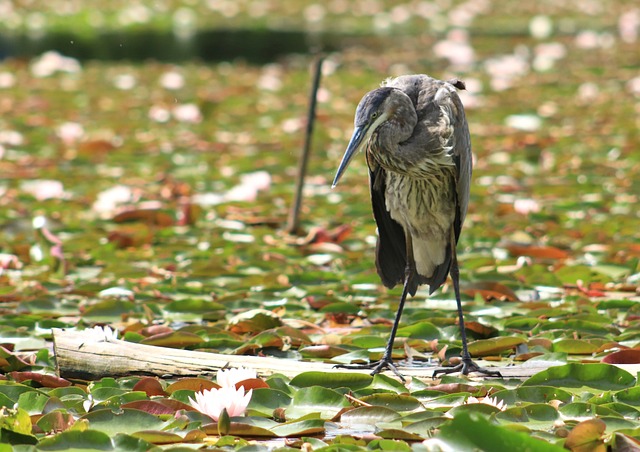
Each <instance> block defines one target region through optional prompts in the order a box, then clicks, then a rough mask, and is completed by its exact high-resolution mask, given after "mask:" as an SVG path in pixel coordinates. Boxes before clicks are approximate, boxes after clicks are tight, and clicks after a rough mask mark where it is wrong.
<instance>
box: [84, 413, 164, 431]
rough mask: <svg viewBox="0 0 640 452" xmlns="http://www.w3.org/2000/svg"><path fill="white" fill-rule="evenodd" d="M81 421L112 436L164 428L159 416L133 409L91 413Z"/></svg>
mask: <svg viewBox="0 0 640 452" xmlns="http://www.w3.org/2000/svg"><path fill="white" fill-rule="evenodd" d="M80 419H84V420H86V421H88V422H89V426H90V428H91V429H92V430H98V431H101V432H104V433H106V434H108V435H110V436H113V435H115V434H116V433H126V434H132V433H136V432H140V431H144V430H161V429H162V427H163V426H164V421H162V420H160V418H158V417H157V416H154V415H152V414H149V413H147V412H145V411H140V410H134V409H131V408H125V409H121V410H114V411H112V410H110V409H102V410H96V411H91V412H90V413H87V414H85V415H84V416H82V417H81V418H80Z"/></svg>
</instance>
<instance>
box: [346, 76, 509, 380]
mask: <svg viewBox="0 0 640 452" xmlns="http://www.w3.org/2000/svg"><path fill="white" fill-rule="evenodd" d="M456 88H459V89H464V88H465V85H464V83H463V82H461V81H459V80H450V81H448V82H445V81H442V80H436V79H434V78H431V77H429V76H427V75H404V76H401V77H397V78H394V79H388V80H386V81H385V82H383V84H382V87H381V88H377V89H374V90H373V91H370V92H368V93H367V94H365V96H364V97H363V98H362V100H361V101H360V104H359V105H358V108H357V110H356V115H355V120H354V125H355V130H354V132H353V136H352V137H351V141H349V145H348V146H347V150H346V152H345V154H344V157H342V161H341V162H340V166H339V167H338V171H337V173H336V177H335V179H334V181H333V187H335V186H336V185H337V184H338V181H339V180H340V178H341V177H342V175H343V174H344V171H345V170H346V169H347V166H348V165H349V162H351V160H352V158H353V156H354V155H355V154H357V153H358V151H360V150H361V149H366V158H367V165H368V166H369V188H370V191H371V204H372V205H373V214H374V217H375V220H376V223H377V225H378V242H377V245H376V268H377V270H378V274H379V275H380V278H381V279H382V282H383V284H384V285H385V286H387V287H389V288H393V287H394V286H395V285H396V284H403V290H402V296H401V298H400V304H399V306H398V312H397V314H396V318H395V321H394V323H393V328H392V329H391V337H390V338H389V342H388V343H387V347H386V349H385V352H384V355H383V356H382V359H381V360H380V361H377V362H373V363H370V364H364V365H348V366H341V367H348V368H368V369H373V372H372V374H376V373H378V372H380V371H382V370H383V369H385V368H389V369H390V370H392V371H393V372H395V373H396V374H397V375H398V376H400V377H401V378H402V375H400V373H399V372H398V370H397V368H396V367H395V365H394V364H393V360H392V356H391V353H392V350H393V342H394V339H395V336H396V332H397V329H398V324H399V323H400V316H401V315H402V309H403V307H404V303H405V300H406V298H407V294H411V295H412V296H413V295H415V293H416V290H417V289H418V286H419V285H421V284H429V294H431V293H433V292H434V291H435V290H436V289H438V288H439V287H440V286H441V285H442V284H443V283H444V281H445V280H446V278H447V275H448V274H449V273H450V274H451V278H452V280H453V288H454V292H455V296H456V302H457V305H458V319H459V324H460V334H461V336H462V361H461V363H460V364H459V365H457V366H455V367H443V368H437V369H435V370H434V372H433V376H434V377H435V376H436V375H438V374H440V373H443V374H448V373H453V372H458V371H460V372H462V374H464V375H467V374H468V373H469V372H481V373H484V374H487V375H496V376H499V375H500V373H499V372H497V371H495V370H490V369H485V368H482V367H479V366H478V365H477V364H476V363H474V362H473V361H472V360H471V356H470V355H469V351H468V349H467V337H466V333H465V327H464V318H463V313H462V305H461V302H460V287H459V270H458V261H457V258H456V244H457V243H458V238H459V237H460V230H461V229H462V223H463V222H464V219H465V216H466V214H467V206H468V204H469V183H470V181H471V140H470V137H469V129H468V126H467V120H466V118H465V114H464V109H463V106H462V103H461V101H460V98H459V97H458V94H457V92H456Z"/></svg>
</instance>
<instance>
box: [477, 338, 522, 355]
mask: <svg viewBox="0 0 640 452" xmlns="http://www.w3.org/2000/svg"><path fill="white" fill-rule="evenodd" d="M525 342H526V340H525V339H524V338H521V337H513V336H501V337H492V338H491V339H481V340H479V341H474V342H470V343H469V353H471V355H472V356H488V355H495V354H499V353H501V352H504V351H507V350H511V349H513V348H514V347H516V346H517V345H520V344H524V343H525Z"/></svg>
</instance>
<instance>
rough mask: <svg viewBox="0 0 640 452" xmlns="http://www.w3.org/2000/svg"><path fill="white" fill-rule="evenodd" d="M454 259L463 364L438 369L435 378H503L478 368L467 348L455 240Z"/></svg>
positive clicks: (452, 260) (434, 372)
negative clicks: (471, 375)
mask: <svg viewBox="0 0 640 452" xmlns="http://www.w3.org/2000/svg"><path fill="white" fill-rule="evenodd" d="M451 248H452V251H451V253H452V258H451V270H450V274H451V279H452V280H453V291H454V292H455V295H456V304H457V305H458V323H459V325H460V336H461V337H462V362H461V363H460V364H458V365H457V366H454V367H438V368H436V369H434V371H433V378H436V376H437V375H438V374H452V373H455V372H460V373H462V375H468V374H469V372H480V373H483V374H485V375H489V376H491V377H502V375H501V374H500V372H498V371H497V370H492V369H487V368H484V367H480V366H478V365H477V364H476V363H474V362H473V360H472V359H471V355H470V354H469V349H468V347H467V332H466V330H465V326H464V315H463V313H462V302H461V301H460V269H459V267H458V257H457V255H456V245H455V240H452V245H451Z"/></svg>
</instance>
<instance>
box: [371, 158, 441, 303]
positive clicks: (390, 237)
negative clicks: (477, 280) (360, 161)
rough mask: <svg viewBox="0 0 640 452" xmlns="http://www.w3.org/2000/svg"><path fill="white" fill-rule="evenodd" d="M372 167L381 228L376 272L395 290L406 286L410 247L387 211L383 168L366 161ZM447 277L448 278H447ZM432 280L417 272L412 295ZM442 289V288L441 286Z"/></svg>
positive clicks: (373, 199)
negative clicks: (420, 286) (419, 287)
mask: <svg viewBox="0 0 640 452" xmlns="http://www.w3.org/2000/svg"><path fill="white" fill-rule="evenodd" d="M367 164H368V166H369V189H370V193H371V206H372V207H373V216H374V218H375V220H376V225H377V226H378V241H377V243H376V270H377V271H378V275H379V276H380V279H381V280H382V283H383V284H384V285H385V286H386V287H388V288H390V289H391V288H393V287H395V286H396V284H403V282H404V278H405V269H406V266H407V248H406V238H405V235H404V234H405V233H404V229H403V228H402V226H401V225H400V223H398V222H397V221H395V220H394V219H393V218H391V214H390V213H389V211H388V210H387V205H386V200H385V188H386V182H385V180H386V173H385V171H384V169H382V167H380V166H378V165H376V164H375V163H374V162H373V159H369V158H367ZM445 278H446V275H445ZM428 281H429V280H428V279H427V278H424V277H423V276H422V275H419V274H417V273H415V274H414V277H413V278H412V280H411V284H410V285H409V287H408V290H409V293H410V294H411V295H412V296H413V295H415V293H416V291H417V290H418V286H419V285H421V284H425V283H427V282H428ZM438 287H439V286H438Z"/></svg>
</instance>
